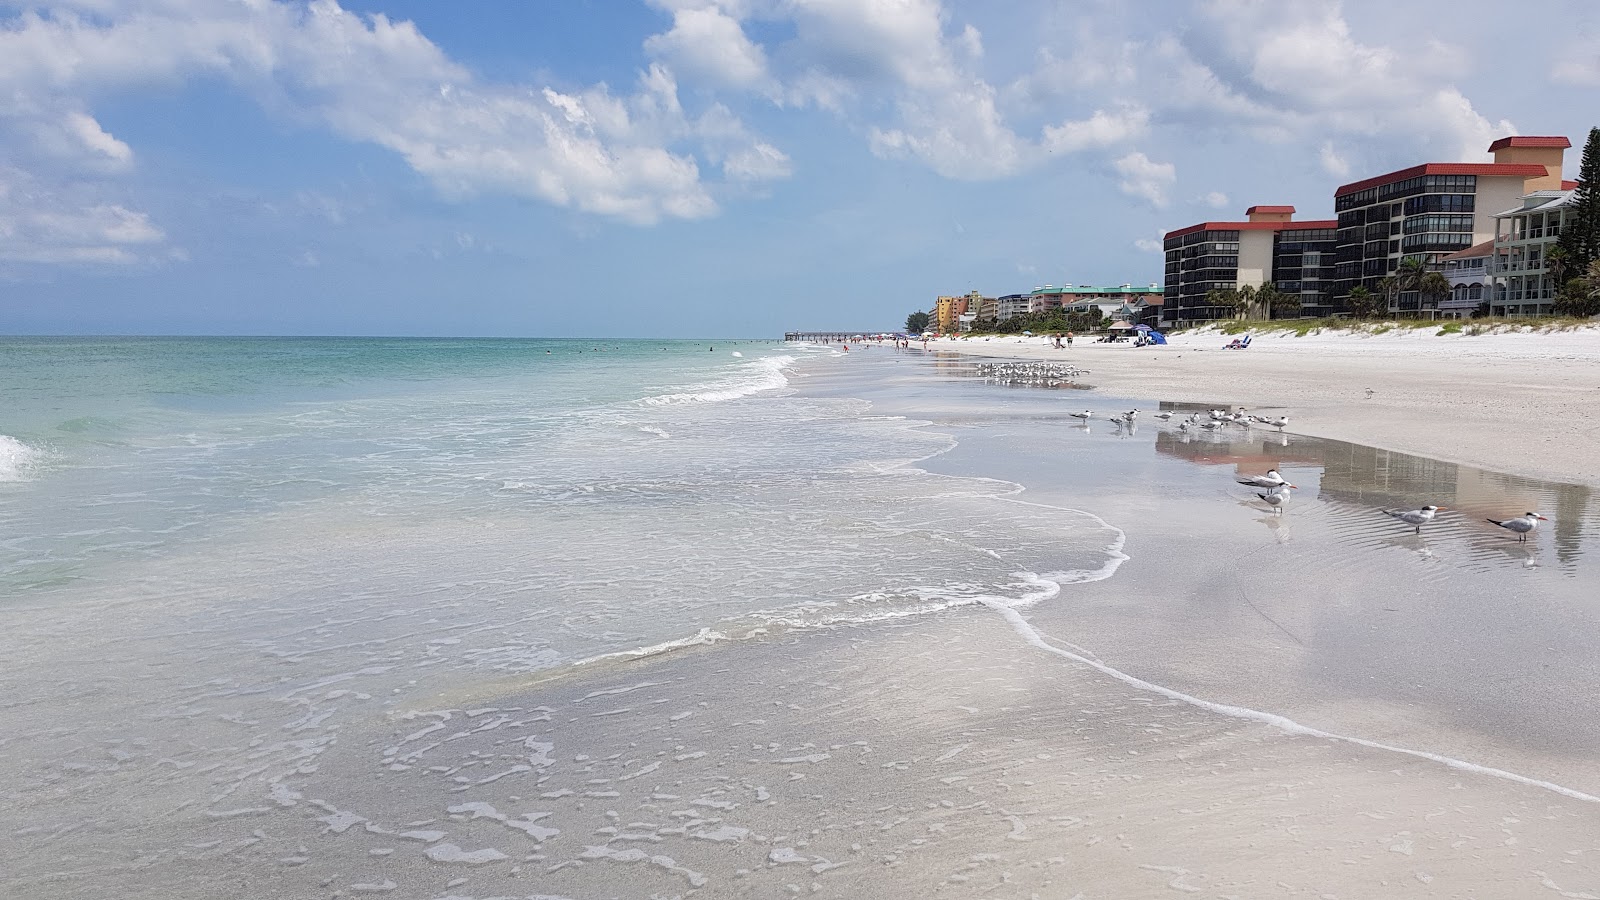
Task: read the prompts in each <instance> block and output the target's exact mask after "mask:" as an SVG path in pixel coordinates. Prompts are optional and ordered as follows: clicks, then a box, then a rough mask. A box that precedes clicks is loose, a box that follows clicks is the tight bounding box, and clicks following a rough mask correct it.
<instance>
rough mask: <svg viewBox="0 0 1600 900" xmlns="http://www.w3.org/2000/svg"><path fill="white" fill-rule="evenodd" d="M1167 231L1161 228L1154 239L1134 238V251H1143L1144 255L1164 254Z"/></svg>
mask: <svg viewBox="0 0 1600 900" xmlns="http://www.w3.org/2000/svg"><path fill="white" fill-rule="evenodd" d="M1168 230H1169V229H1165V228H1163V229H1161V230H1160V231H1157V232H1156V234H1155V237H1147V238H1136V239H1134V242H1133V246H1134V247H1135V248H1136V249H1139V250H1142V251H1144V252H1145V253H1165V252H1166V242H1167V231H1168Z"/></svg>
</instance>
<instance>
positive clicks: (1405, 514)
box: [1383, 505, 1531, 534]
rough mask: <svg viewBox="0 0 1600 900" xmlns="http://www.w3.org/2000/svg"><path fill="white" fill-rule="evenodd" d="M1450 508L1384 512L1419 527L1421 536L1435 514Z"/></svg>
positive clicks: (1390, 510) (1436, 507)
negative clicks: (1423, 527) (1424, 527)
mask: <svg viewBox="0 0 1600 900" xmlns="http://www.w3.org/2000/svg"><path fill="white" fill-rule="evenodd" d="M1449 508H1450V507H1448V506H1431V505H1430V506H1424V507H1423V508H1421V509H1407V510H1396V509H1386V510H1383V514H1384V515H1386V516H1393V517H1394V518H1396V519H1399V520H1400V521H1402V522H1404V523H1406V524H1407V525H1415V526H1416V527H1417V534H1421V533H1422V526H1424V525H1426V524H1428V523H1429V522H1432V521H1433V515H1434V513H1436V512H1438V511H1439V510H1441V509H1449ZM1530 530H1531V529H1530Z"/></svg>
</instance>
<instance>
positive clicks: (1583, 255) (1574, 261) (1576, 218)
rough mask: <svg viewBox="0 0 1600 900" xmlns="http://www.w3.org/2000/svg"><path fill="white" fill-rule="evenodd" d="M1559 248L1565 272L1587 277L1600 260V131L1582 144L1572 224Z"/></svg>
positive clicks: (1563, 233) (1594, 131)
mask: <svg viewBox="0 0 1600 900" xmlns="http://www.w3.org/2000/svg"><path fill="white" fill-rule="evenodd" d="M1558 246H1559V247H1560V248H1561V252H1562V263H1563V266H1564V267H1565V270H1566V272H1585V273H1587V272H1588V271H1589V265H1590V263H1593V262H1595V261H1596V260H1600V128H1591V129H1589V139H1588V140H1587V141H1585V142H1584V144H1583V162H1581V163H1580V164H1579V165H1578V187H1577V189H1576V190H1574V191H1573V192H1572V221H1571V222H1569V223H1568V224H1567V225H1566V226H1565V227H1563V228H1562V229H1561V243H1560V244H1559V245H1558ZM1557 280H1558V281H1559V278H1558V279H1557Z"/></svg>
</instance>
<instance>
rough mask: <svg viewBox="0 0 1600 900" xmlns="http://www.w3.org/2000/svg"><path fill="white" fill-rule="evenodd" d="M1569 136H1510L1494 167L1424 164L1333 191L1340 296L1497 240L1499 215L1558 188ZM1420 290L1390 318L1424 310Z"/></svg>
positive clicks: (1394, 302)
mask: <svg viewBox="0 0 1600 900" xmlns="http://www.w3.org/2000/svg"><path fill="white" fill-rule="evenodd" d="M1571 146H1572V143H1571V141H1569V140H1567V139H1566V138H1564V137H1508V138H1501V139H1500V140H1498V141H1495V142H1494V143H1493V144H1491V145H1489V152H1490V153H1492V154H1494V162H1492V163H1424V164H1423V165H1420V166H1412V167H1411V168H1408V169H1400V170H1398V171H1394V172H1389V173H1387V174H1385V175H1378V176H1376V177H1373V178H1366V179H1363V180H1361V181H1356V182H1353V183H1351V184H1346V185H1343V186H1341V187H1339V188H1338V189H1337V190H1335V191H1334V201H1333V208H1334V212H1335V214H1336V215H1337V216H1338V220H1337V228H1338V231H1337V234H1336V235H1335V251H1334V253H1335V257H1334V259H1335V262H1334V280H1335V282H1336V283H1335V287H1334V294H1335V296H1336V298H1337V301H1338V302H1340V303H1342V302H1343V301H1345V300H1347V299H1348V298H1349V296H1350V292H1351V291H1352V290H1354V289H1355V288H1356V287H1357V286H1363V287H1366V288H1367V289H1368V290H1370V291H1373V292H1377V291H1378V289H1379V282H1381V281H1382V280H1383V279H1384V278H1385V277H1387V276H1389V275H1393V274H1395V273H1396V272H1397V271H1399V268H1400V261H1401V260H1402V259H1406V258H1415V259H1418V260H1421V261H1422V262H1423V263H1424V264H1426V265H1428V266H1430V267H1433V268H1438V266H1439V263H1440V262H1441V261H1442V259H1443V257H1445V256H1447V255H1449V254H1451V253H1454V252H1457V251H1460V250H1465V249H1467V248H1468V247H1471V246H1473V245H1474V244H1478V243H1481V242H1483V241H1486V240H1490V239H1492V238H1493V237H1494V235H1495V218H1494V211H1496V210H1501V209H1506V208H1507V207H1509V206H1512V205H1513V204H1515V203H1516V202H1517V200H1518V198H1520V197H1522V196H1523V195H1525V194H1528V193H1531V192H1533V191H1539V190H1559V189H1560V188H1561V186H1562V181H1561V164H1562V156H1563V153H1564V151H1565V150H1566V149H1567V148H1568V147H1571ZM1422 306H1423V299H1422V297H1421V295H1420V294H1419V293H1418V292H1417V291H1415V290H1408V291H1405V292H1403V293H1394V294H1393V295H1392V296H1391V297H1390V307H1389V308H1390V311H1391V312H1417V311H1420V310H1421V309H1422Z"/></svg>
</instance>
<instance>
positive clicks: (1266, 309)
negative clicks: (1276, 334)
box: [1255, 281, 1283, 319]
mask: <svg viewBox="0 0 1600 900" xmlns="http://www.w3.org/2000/svg"><path fill="white" fill-rule="evenodd" d="M1282 302H1283V294H1281V293H1279V292H1278V286H1277V285H1276V284H1273V283H1272V282H1270V281H1268V282H1266V283H1264V284H1262V285H1261V286H1260V287H1258V288H1256V297H1255V303H1256V311H1257V312H1258V313H1259V315H1260V316H1261V318H1263V319H1270V318H1272V312H1273V310H1275V309H1278V307H1279V305H1280V304H1281V303H1282Z"/></svg>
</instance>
